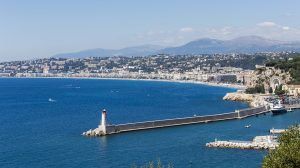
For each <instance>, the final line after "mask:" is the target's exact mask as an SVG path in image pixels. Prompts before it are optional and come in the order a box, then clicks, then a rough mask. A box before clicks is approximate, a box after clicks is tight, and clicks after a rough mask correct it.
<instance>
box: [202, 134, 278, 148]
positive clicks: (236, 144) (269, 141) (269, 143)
mask: <svg viewBox="0 0 300 168" xmlns="http://www.w3.org/2000/svg"><path fill="white" fill-rule="evenodd" d="M278 145H279V143H278V142H277V137H276V136H270V135H268V136H257V137H255V138H254V139H253V141H217V140H216V141H214V142H209V143H207V144H206V146H207V147H215V148H240V149H275V148H276V147H278Z"/></svg>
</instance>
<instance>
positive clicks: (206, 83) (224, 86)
mask: <svg viewBox="0 0 300 168" xmlns="http://www.w3.org/2000/svg"><path fill="white" fill-rule="evenodd" d="M1 78H3V79H8V78H15V79H19V78H28V79H31V78H37V79H84V80H87V79H92V80H134V81H154V82H174V83H188V84H200V85H206V86H214V87H223V88H231V89H238V90H244V89H245V88H246V86H243V85H237V84H227V83H214V82H203V81H194V80H168V79H136V78H97V77H0V79H1Z"/></svg>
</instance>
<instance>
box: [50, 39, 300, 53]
mask: <svg viewBox="0 0 300 168" xmlns="http://www.w3.org/2000/svg"><path fill="white" fill-rule="evenodd" d="M278 51H295V52H300V42H296V41H292V42H289V41H277V40H270V39H266V38H262V37H259V36H243V37H239V38H235V39H231V40H217V39H210V38H203V39H199V40H195V41H191V42H189V43H187V44H185V45H182V46H178V47H168V48H164V47H162V46H158V45H143V46H137V47H128V48H123V49H119V50H112V49H101V48H98V49H90V50H84V51H79V52H74V53H63V54H57V55H54V56H53V57H56V58H85V57H110V56H148V55H152V54H171V55H180V54H215V53H257V52H278Z"/></svg>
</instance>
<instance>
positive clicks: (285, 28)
mask: <svg viewBox="0 0 300 168" xmlns="http://www.w3.org/2000/svg"><path fill="white" fill-rule="evenodd" d="M282 29H283V30H290V27H288V26H283V27H282Z"/></svg>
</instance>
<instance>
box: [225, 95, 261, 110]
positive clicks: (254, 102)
mask: <svg viewBox="0 0 300 168" xmlns="http://www.w3.org/2000/svg"><path fill="white" fill-rule="evenodd" d="M223 100H228V101H244V102H248V103H249V105H250V106H251V107H259V106H264V105H265V102H264V100H263V97H262V96H260V95H255V94H246V93H237V92H234V93H227V94H226V95H225V96H224V97H223Z"/></svg>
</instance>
